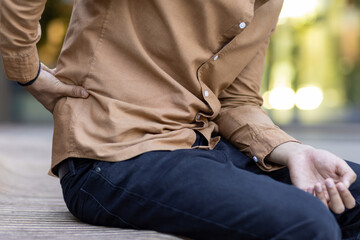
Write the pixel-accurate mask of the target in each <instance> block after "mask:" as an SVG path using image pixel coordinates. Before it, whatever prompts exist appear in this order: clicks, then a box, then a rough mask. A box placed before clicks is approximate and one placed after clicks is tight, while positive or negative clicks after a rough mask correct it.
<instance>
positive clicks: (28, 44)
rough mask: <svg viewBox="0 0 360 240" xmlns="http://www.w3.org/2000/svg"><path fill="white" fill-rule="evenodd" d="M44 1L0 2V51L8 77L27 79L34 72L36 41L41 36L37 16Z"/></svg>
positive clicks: (37, 68) (35, 65) (36, 61)
mask: <svg viewBox="0 0 360 240" xmlns="http://www.w3.org/2000/svg"><path fill="white" fill-rule="evenodd" d="M45 3H46V1H45V0H35V1H22V0H2V1H1V3H0V4H1V6H0V51H1V55H2V58H3V64H4V67H5V72H6V74H7V76H8V78H9V79H11V80H14V81H18V82H20V83H27V82H29V81H31V80H33V79H34V78H35V77H36V75H37V74H38V71H39V57H38V54H37V48H36V43H37V42H38V41H39V39H40V36H41V30H40V26H39V19H40V17H41V14H42V12H43V10H44V6H45Z"/></svg>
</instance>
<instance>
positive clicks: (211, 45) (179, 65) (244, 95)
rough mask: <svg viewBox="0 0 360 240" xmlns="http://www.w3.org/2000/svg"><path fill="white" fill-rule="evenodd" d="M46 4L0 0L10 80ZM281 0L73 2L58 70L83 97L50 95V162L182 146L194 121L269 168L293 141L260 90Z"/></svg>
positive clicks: (23, 63)
mask: <svg viewBox="0 0 360 240" xmlns="http://www.w3.org/2000/svg"><path fill="white" fill-rule="evenodd" d="M45 2H46V1H45V0H33V1H24V0H1V1H0V3H1V6H0V7H1V8H0V9H1V10H0V11H1V15H0V17H1V19H0V24H1V25H0V26H1V29H0V44H1V45H0V49H1V54H2V57H3V62H4V66H5V70H6V73H7V75H8V77H9V78H10V79H12V80H16V81H19V82H21V83H26V82H28V81H30V80H31V79H33V78H34V77H35V76H36V73H37V70H38V55H37V49H36V43H37V41H38V40H39V38H40V31H39V28H38V21H39V19H40V16H41V14H42V11H43V8H44V5H45ZM282 2H283V1H282V0H256V1H255V0H226V1H223V0H171V1H170V0H77V1H75V3H74V9H73V14H72V17H71V21H70V25H69V29H68V32H67V35H66V38H65V42H64V45H63V48H62V51H61V54H60V57H59V61H58V65H57V73H56V77H57V78H59V79H60V80H61V81H63V82H65V83H68V84H76V85H82V86H83V87H85V88H86V89H87V91H88V92H89V93H90V97H89V98H87V99H80V98H69V97H64V98H62V99H60V100H59V101H58V102H57V104H56V106H55V109H54V113H53V116H54V139H53V156H52V170H54V169H55V168H54V167H55V166H56V165H57V164H58V163H59V162H61V161H62V160H64V159H66V158H68V157H82V158H92V159H97V160H104V161H121V160H125V159H129V158H131V157H134V156H136V155H139V154H141V153H144V152H146V151H152V150H175V149H189V148H191V147H192V145H193V143H194V141H195V137H196V136H195V131H194V130H197V131H199V132H200V133H201V134H203V135H204V137H205V138H206V139H207V140H208V142H209V145H208V148H210V149H212V148H214V147H215V145H216V143H217V142H218V141H219V137H216V136H219V135H221V136H223V137H224V138H226V139H227V140H229V141H230V142H231V143H232V144H233V145H235V146H236V147H237V148H238V149H239V150H240V151H243V152H245V153H246V154H247V155H248V156H249V157H251V158H253V159H254V160H255V161H257V162H258V165H259V166H260V167H261V168H262V169H264V170H271V169H273V167H274V166H273V165H271V164H269V163H268V162H264V158H265V157H266V156H267V155H268V154H269V153H270V152H271V151H272V150H273V149H274V148H275V147H276V146H278V145H280V144H282V143H284V142H288V141H296V140H295V139H293V138H292V137H290V136H288V135H287V134H286V133H284V132H283V131H282V130H280V129H279V128H278V127H277V126H275V125H274V124H273V122H272V121H271V120H270V119H269V117H268V116H267V115H266V113H265V112H264V111H263V110H262V109H261V104H262V98H261V96H260V95H259V90H260V80H261V77H262V73H263V69H264V58H265V52H266V49H267V46H268V43H269V37H270V35H271V33H272V32H273V31H274V29H275V26H276V23H277V20H278V16H279V13H280V9H281V6H282ZM55 171H56V170H55ZM55 171H53V173H54V172H55Z"/></svg>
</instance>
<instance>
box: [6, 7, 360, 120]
mask: <svg viewBox="0 0 360 240" xmlns="http://www.w3.org/2000/svg"><path fill="white" fill-rule="evenodd" d="M71 9H72V1H69V0H68V1H64V0H52V1H48V2H47V5H46V9H45V12H44V14H43V16H42V19H41V25H42V32H43V35H42V39H41V41H40V42H39V44H38V49H39V55H40V59H41V61H42V62H43V63H45V64H46V65H48V66H50V67H55V66H56V61H57V57H58V55H59V52H60V50H61V45H62V42H63V39H64V36H65V33H66V28H67V24H68V22H69V19H70V14H71ZM359 54H360V3H359V1H356V0H285V1H284V6H283V10H282V13H281V16H280V19H279V25H278V28H277V31H276V33H275V34H274V35H273V37H272V41H271V43H270V47H269V50H268V55H267V59H266V63H267V64H266V70H265V74H264V78H263V82H262V94H263V97H264V108H265V109H266V111H268V113H269V115H271V117H272V118H273V120H274V121H275V122H277V123H278V124H282V125H285V124H322V123H336V122H358V123H359V122H360V68H359V67H358V66H359V61H360V59H359V57H360V55H359ZM0 77H1V78H4V73H3V71H2V70H0ZM1 120H3V121H12V122H14V121H15V122H32V123H34V122H40V123H41V122H51V114H49V113H48V112H47V111H46V110H45V109H43V107H42V106H41V105H40V104H39V103H37V102H36V100H35V99H33V98H32V97H31V96H30V95H29V94H28V93H27V92H26V91H24V89H22V88H21V87H19V86H18V85H17V84H15V83H13V82H10V81H3V80H1V81H0V121H1Z"/></svg>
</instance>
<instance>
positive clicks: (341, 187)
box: [336, 182, 355, 209]
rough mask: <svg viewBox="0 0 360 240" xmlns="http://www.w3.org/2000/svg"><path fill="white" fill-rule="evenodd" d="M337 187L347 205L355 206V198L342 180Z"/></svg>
mask: <svg viewBox="0 0 360 240" xmlns="http://www.w3.org/2000/svg"><path fill="white" fill-rule="evenodd" d="M336 188H337V190H338V192H339V194H340V197H341V199H342V201H343V203H344V205H345V207H346V208H348V209H351V208H353V207H355V199H354V197H353V196H352V195H351V193H350V191H349V189H348V188H347V187H346V186H345V185H344V184H343V183H341V182H340V183H338V184H336Z"/></svg>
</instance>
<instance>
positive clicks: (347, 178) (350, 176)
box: [341, 168, 356, 188]
mask: <svg viewBox="0 0 360 240" xmlns="http://www.w3.org/2000/svg"><path fill="white" fill-rule="evenodd" d="M342 175H343V176H342V178H341V180H342V182H343V183H344V184H345V186H346V187H347V188H349V187H350V185H351V184H352V183H354V182H355V180H356V174H355V172H354V171H353V170H352V169H351V168H349V169H347V171H346V170H344V171H343V172H342Z"/></svg>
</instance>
